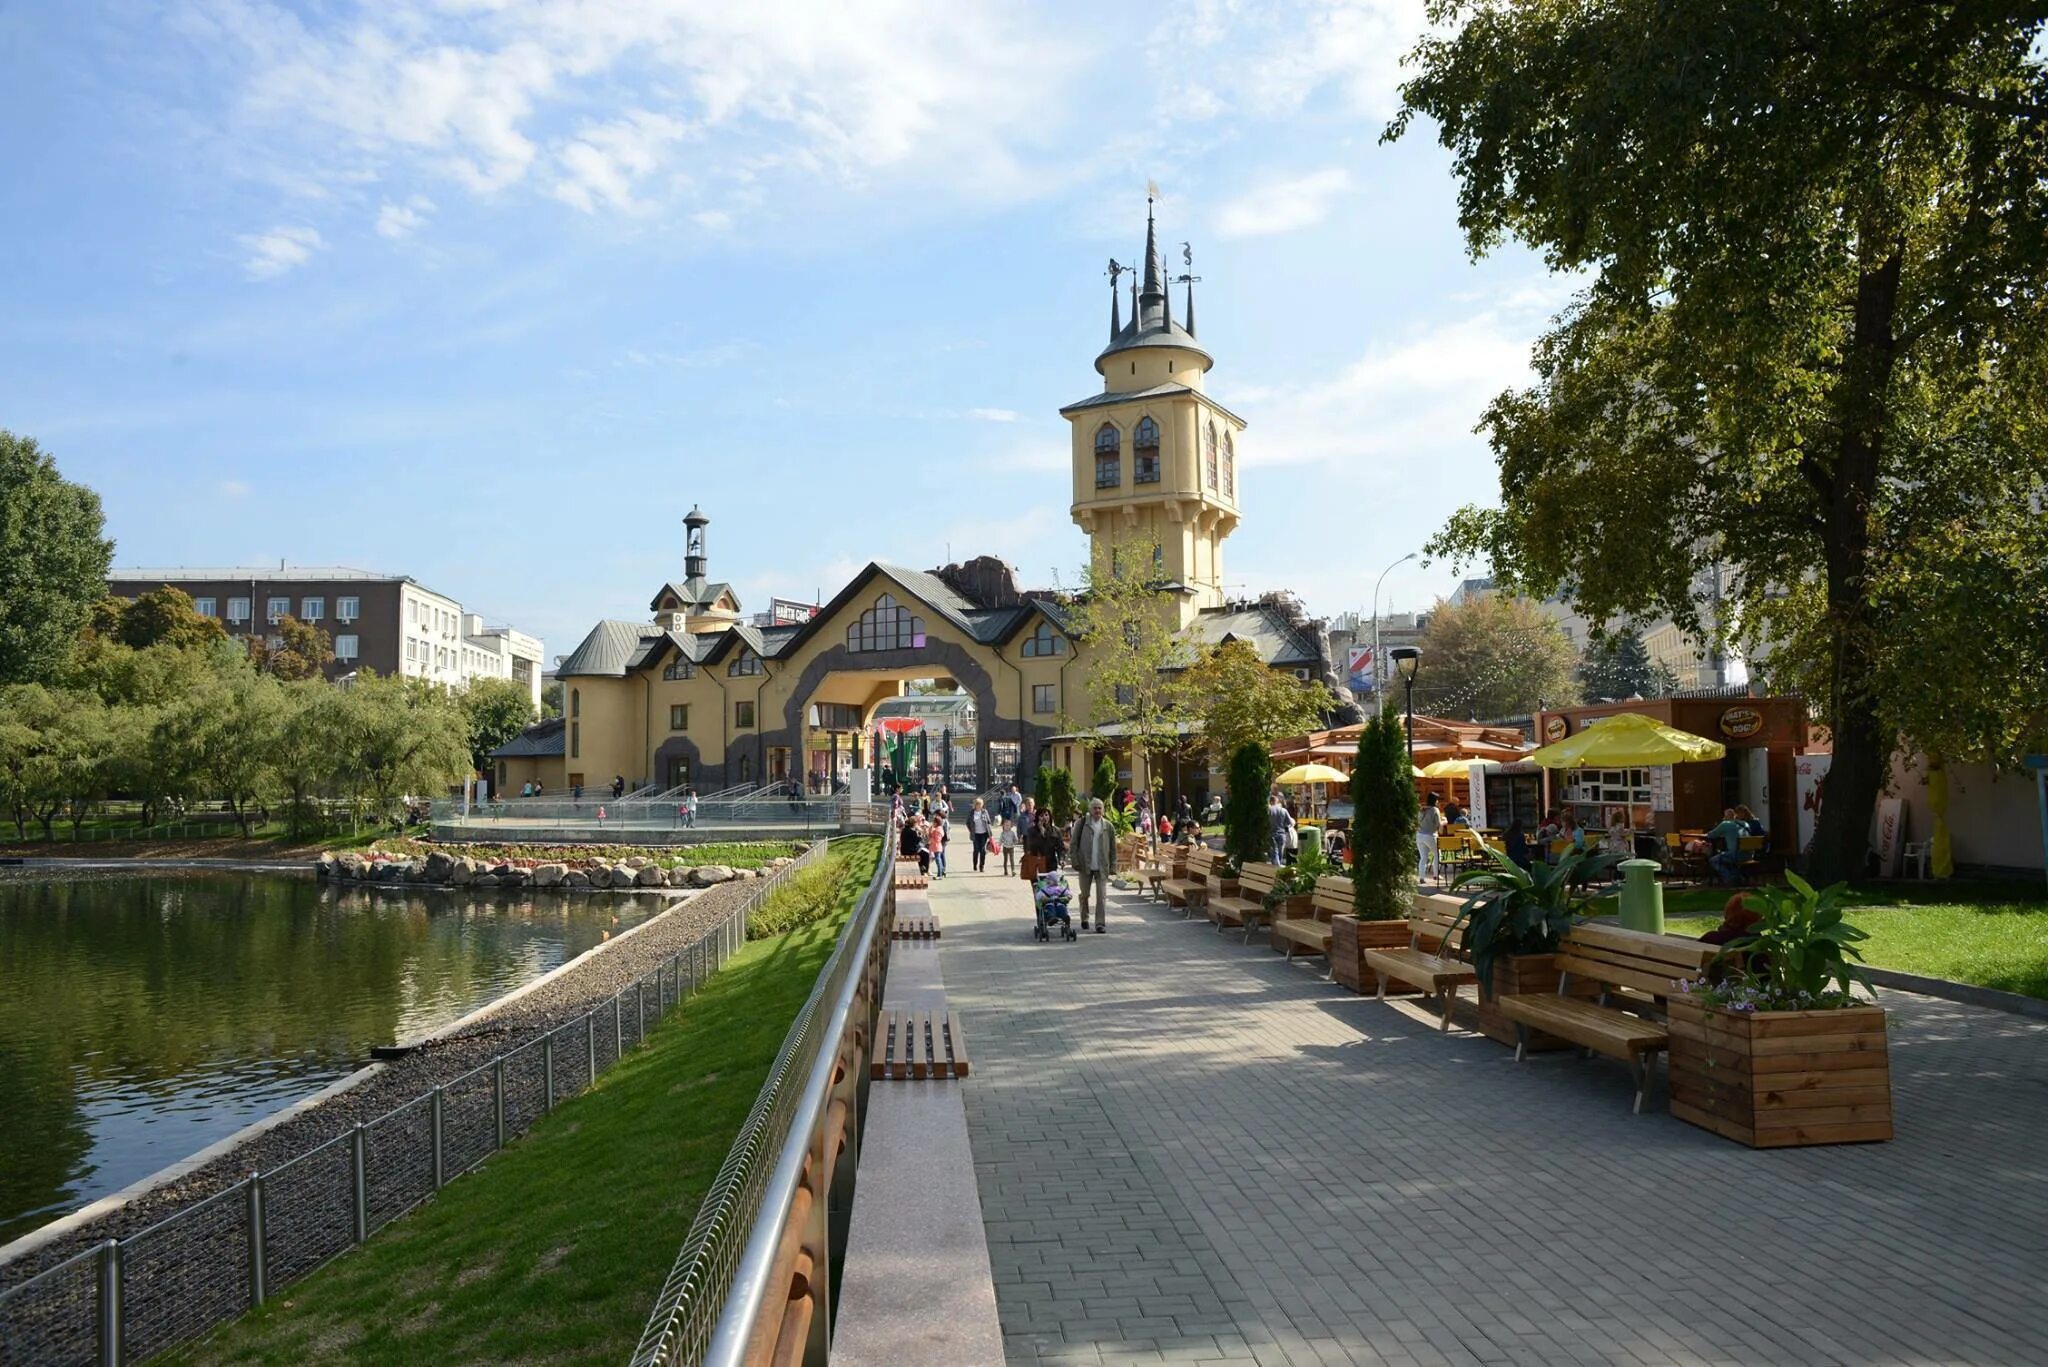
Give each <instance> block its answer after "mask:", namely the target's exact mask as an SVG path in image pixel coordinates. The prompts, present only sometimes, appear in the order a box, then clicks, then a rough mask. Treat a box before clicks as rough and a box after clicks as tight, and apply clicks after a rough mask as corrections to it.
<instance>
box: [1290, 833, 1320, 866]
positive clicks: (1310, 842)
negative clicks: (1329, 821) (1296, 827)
mask: <svg viewBox="0 0 2048 1367" xmlns="http://www.w3.org/2000/svg"><path fill="white" fill-rule="evenodd" d="M1300 835H1301V852H1300V853H1299V854H1297V855H1296V856H1295V858H1297V859H1306V858H1308V856H1309V851H1311V850H1313V851H1315V852H1316V853H1317V854H1321V853H1322V852H1323V828H1322V827H1321V826H1303V827H1302V828H1301V831H1300Z"/></svg>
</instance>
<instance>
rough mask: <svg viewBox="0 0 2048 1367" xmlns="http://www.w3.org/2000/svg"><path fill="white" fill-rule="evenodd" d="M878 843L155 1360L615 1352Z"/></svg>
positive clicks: (566, 1356)
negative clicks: (330, 1244) (779, 921)
mask: <svg viewBox="0 0 2048 1367" xmlns="http://www.w3.org/2000/svg"><path fill="white" fill-rule="evenodd" d="M879 852H880V843H879V842H878V841H876V840H873V839H867V840H858V841H847V842H843V843H842V844H841V845H838V846H835V847H834V851H833V854H832V856H831V858H832V859H833V861H834V862H835V863H836V864H838V865H839V867H840V869H841V874H842V877H841V880H840V890H839V898H838V903H837V907H836V909H835V911H834V912H833V914H832V915H831V916H830V917H829V918H828V919H826V920H824V921H820V922H818V923H817V924H814V925H811V926H808V927H804V928H802V929H798V930H794V931H792V932H790V933H789V934H787V935H783V936H780V937H778V938H775V939H768V940H756V941H752V942H750V943H749V944H748V945H746V947H745V948H744V949H742V950H741V951H740V953H739V954H737V955H736V956H735V957H734V958H733V959H732V961H731V962H730V963H729V964H728V965H727V966H726V967H725V969H724V970H723V971H722V972H720V973H719V974H717V975H716V976H715V977H713V978H712V979H711V981H710V982H709V983H708V984H707V985H706V986H705V988H704V990H703V991H702V992H700V993H698V994H697V996H695V997H694V998H692V999H691V1000H690V1001H689V1002H687V1003H685V1004H684V1005H683V1006H682V1007H681V1008H679V1009H678V1010H677V1011H676V1012H675V1013H674V1014H673V1015H671V1016H670V1017H669V1019H668V1020H667V1021H665V1022H663V1023H662V1024H661V1025H660V1026H659V1027H657V1028H656V1029H655V1030H654V1032H653V1033H652V1034H651V1035H650V1036H649V1038H648V1043H647V1044H646V1045H645V1046H644V1047H642V1048H640V1049H637V1050H635V1051H633V1052H632V1053H631V1054H629V1055H628V1056H627V1057H626V1058H625V1060H624V1061H622V1062H621V1063H620V1064H619V1065H618V1066H616V1067H615V1068H613V1069H612V1070H611V1071H610V1072H609V1073H606V1074H605V1075H604V1076H603V1077H602V1078H601V1079H599V1081H598V1084H597V1086H596V1087H595V1088H594V1089H593V1090H591V1091H589V1092H586V1093H585V1094H584V1095H582V1096H580V1097H578V1098H577V1099H576V1100H574V1101H572V1102H570V1103H568V1104H567V1105H565V1106H563V1107H561V1108H560V1109H558V1110H557V1111H556V1112H555V1113H554V1114H553V1115H552V1116H549V1117H547V1118H545V1119H543V1120H542V1121H541V1122H540V1124H538V1125H536V1126H535V1127H534V1129H533V1130H532V1131H531V1132H530V1133H529V1134H528V1135H527V1137H526V1138H525V1139H522V1140H520V1141H519V1142H518V1143H516V1144H513V1145H512V1146H511V1147H510V1148H508V1149H506V1150H505V1151H504V1152H503V1153H501V1154H498V1155H497V1156H496V1157H494V1158H492V1159H490V1161H489V1162H487V1163H486V1164H485V1165H484V1166H483V1167H481V1168H479V1169H478V1170H476V1171H475V1172H473V1173H471V1174H469V1175H468V1176H466V1177H463V1178H461V1179H459V1180H457V1181H456V1182H454V1183H453V1184H451V1185H450V1186H449V1187H447V1188H446V1189H445V1190H444V1191H442V1192H441V1194H440V1195H439V1196H437V1197H435V1198H434V1199H433V1200H432V1201H430V1202H428V1203H427V1204H426V1205H425V1206H423V1207H421V1208H420V1209H419V1210H417V1211H415V1212H414V1213H413V1214H411V1215H410V1216H407V1217H405V1218H403V1219H401V1220H399V1221H398V1222H396V1223H395V1224H393V1225H391V1226H390V1227H388V1228H387V1229H385V1230H384V1231H383V1232H381V1233H379V1234H378V1235H377V1236H376V1237H375V1238H373V1239H372V1240H371V1241H370V1242H369V1243H368V1244H367V1245H365V1246H364V1247H363V1248H361V1249H358V1250H356V1251H355V1252H353V1253H349V1254H347V1255H345V1256H343V1257H342V1258H340V1259H338V1260H336V1261H335V1262H334V1263H332V1264H330V1265H329V1266H328V1267H326V1268H324V1269H323V1270H321V1271H320V1272H317V1273H315V1274H314V1275H313V1276H311V1277H309V1278H307V1279H306V1280H305V1281H303V1282H300V1283H298V1284H297V1285H295V1286H292V1287H289V1288H287V1289H286V1290H285V1291H283V1292H282V1293H281V1294H280V1296H279V1297H278V1298H277V1299H276V1300H273V1301H271V1302H270V1303H269V1304H267V1305H265V1306H264V1307H263V1308H262V1309H261V1310H258V1311H256V1312H255V1313H254V1314H252V1315H249V1316H247V1317H246V1318H244V1319H242V1320H240V1321H237V1322H236V1323H234V1324H231V1325H227V1326H224V1327H223V1328H222V1329H220V1330H219V1331H217V1332H215V1333H214V1334H213V1335H212V1336H211V1337H209V1338H206V1339H203V1340H201V1341H200V1342H198V1343H195V1344H192V1345H189V1346H188V1347H187V1348H185V1349H184V1350H182V1351H180V1352H178V1353H176V1354H173V1355H172V1356H171V1357H170V1358H169V1359H167V1360H168V1361H173V1362H187V1363H304V1362H337V1361H347V1362H351V1363H366V1364H378V1363H389V1364H395V1365H399V1367H417V1365H418V1364H420V1363H423V1362H492V1363H538V1362H562V1361H600V1362H621V1361H624V1360H625V1358H626V1357H627V1356H628V1355H629V1354H630V1353H631V1351H632V1349H633V1346H634V1344H635V1343H636V1342H637V1341H638V1339H639V1336H640V1329H641V1326H642V1325H643V1324H644V1323H645V1321H646V1318H647V1314H648V1311H649V1310H650V1309H651V1308H652V1305H653V1302H654V1296H655V1293H656V1292H657V1291H659V1290H660V1288H661V1283H662V1280H663V1278H664V1277H665V1276H666V1275H667V1273H668V1269H669V1264H670V1262H671V1261H672V1260H673V1259H674V1258H675V1255H676V1250H677V1249H678V1248H679V1247H680V1246H681V1244H682V1240H683V1235H684V1233H685V1231H686V1230H687V1229H688V1228H689V1224H690V1220H691V1218H692V1217H693V1216H694V1214H695V1213H696V1209H697V1206H698V1204H699V1203H700V1202H701V1201H702V1199H703V1196H704V1192H705V1189H706V1188H707V1187H708V1186H709V1185H710V1182H711V1179H712V1177H713V1176H714V1175H715V1174H716V1173H717V1171H718V1165H719V1163H720V1162H721V1161H722V1160H723V1159H724V1157H725V1153H726V1150H727V1149H728V1148H729V1147H731V1144H732V1140H733V1136H734V1135H735V1134H736V1133H737V1132H738V1130H739V1127H740V1124H741V1122H742V1121H743V1120H744V1119H745V1118H746V1114H747V1111H748V1109H749V1108H750V1107H751V1106H752V1105H753V1101H754V1096H755V1094H756V1093H757V1092H759V1090H760V1088H761V1083H762V1081H763V1080H764V1078H765V1077H766V1075H767V1071H768V1067H769V1065H770V1064H771V1063H772V1062H773V1061H774V1059H775V1053H776V1050H777V1049H779V1048H780V1047H781V1044H782V1037H783V1035H784V1034H786V1033H787V1032H788V1029H789V1024H790V1021H791V1020H793V1019H794V1018H795V1015H796V1011H797V1009H798V1007H800V1006H801V1005H802V1004H803V1001H804V999H805V997H806V996H808V995H809V993H810V990H811V986H812V984H813V982H814V981H815V980H816V978H817V975H818V970H819V969H820V968H822V967H823V966H824V963H825V960H826V958H827V957H828V956H829V955H830V953H831V950H832V945H833V942H834V939H835V938H836V936H837V935H838V932H839V929H840V927H841V926H842V925H843V924H844V923H845V920H846V916H847V914H848V912H849V911H851V909H852V908H853V906H854V905H855V903H856V902H857V901H858V900H859V897H860V893H861V891H862V890H863V889H864V888H865V887H866V885H867V881H868V877H869V875H870V874H871V873H872V872H873V869H874V861H875V859H876V857H877V856H878V854H879Z"/></svg>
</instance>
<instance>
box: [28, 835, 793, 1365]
mask: <svg viewBox="0 0 2048 1367" xmlns="http://www.w3.org/2000/svg"><path fill="white" fill-rule="evenodd" d="M825 849H826V843H825V842H824V841H818V842H816V843H814V844H813V845H812V846H811V847H810V849H809V850H807V851H805V853H804V854H803V855H802V856H801V857H800V858H798V859H797V860H796V862H795V863H793V864H789V865H787V866H785V867H784V868H783V869H781V870H780V871H779V872H778V873H777V874H775V876H773V877H771V878H768V879H764V880H762V881H761V882H759V883H758V884H756V885H755V886H754V887H753V888H752V889H750V891H749V893H748V895H747V896H746V897H745V898H744V899H742V900H741V902H740V904H739V905H738V906H736V907H734V908H733V910H732V911H730V912H728V913H727V914H726V915H725V916H724V917H723V918H722V919H721V920H720V921H719V922H718V923H717V924H716V925H714V926H713V927H712V928H711V929H710V930H709V931H708V932H707V933H706V934H705V935H704V936H703V937H701V938H700V939H699V940H698V941H697V942H696V943H694V944H693V945H691V946H690V947H689V948H686V949H683V950H679V951H677V952H676V953H675V954H673V955H670V956H669V957H668V958H667V959H664V960H663V961H661V962H660V963H658V964H657V965H656V966H655V967H654V968H653V969H651V970H649V971H648V972H647V973H646V974H644V975H642V976H641V977H640V978H639V979H637V980H636V981H634V982H632V983H628V984H627V985H626V986H625V987H623V988H621V989H620V990H619V991H618V992H617V993H616V994H614V995H613V996H611V997H608V998H606V999H604V1000H603V1001H600V1002H598V1003H597V1004H596V1005H595V1006H593V1007H591V1008H590V1009H589V1010H587V1011H586V1012H584V1013H583V1014H582V1015H580V1016H577V1017H575V1018H573V1019H571V1020H569V1021H567V1022H564V1023H563V1024H560V1025H558V1026H556V1027H555V1028H554V1029H552V1030H550V1031H549V1032H547V1033H546V1034H545V1035H542V1036H541V1037H539V1038H538V1039H534V1040H531V1041H528V1042H527V1043H525V1044H523V1045H521V1046H520V1047H519V1048H517V1049H513V1050H510V1051H508V1052H507V1053H504V1054H501V1055H499V1056H498V1057H497V1058H495V1059H493V1060H492V1061H491V1062H489V1063H486V1064H484V1065H483V1066H481V1067H479V1068H476V1069H474V1070H472V1071H470V1072H468V1073H465V1074H463V1075H462V1076H460V1077H458V1078H455V1079H454V1080H453V1081H450V1082H447V1083H444V1084H442V1085H441V1086H439V1087H436V1088H435V1089H434V1090H433V1091H431V1092H429V1093H428V1094H426V1095H424V1096H421V1097H417V1098H415V1099H414V1100H412V1101H409V1102H406V1103H405V1104H404V1105H402V1106H399V1107H397V1108H396V1109H395V1110H392V1111H388V1112H386V1113H385V1114H384V1115H382V1116H379V1117H378V1118H377V1119H375V1120H373V1121H370V1122H368V1123H366V1124H363V1125H358V1126H356V1127H355V1128H354V1129H353V1130H351V1131H349V1132H347V1133H344V1134H341V1135H338V1136H336V1137H335V1138H333V1139H330V1140H328V1141H327V1142H326V1143H323V1144H321V1145H319V1146H318V1147H316V1148H313V1149H310V1150H308V1151H307V1152H305V1153H303V1154H300V1155H298V1156H297V1157H295V1158H293V1159H291V1160H290V1161H288V1162H286V1163H282V1164H280V1165H279V1166H277V1167H275V1168H273V1169H271V1170H270V1171H268V1172H264V1173H252V1174H251V1175H250V1176H248V1177H247V1178H244V1179H243V1180H242V1181H240V1182H237V1183H235V1184H234V1185H233V1186H231V1187H228V1188H227V1189H225V1190H223V1191H219V1192H216V1193H214V1194H213V1195H212V1196H209V1197H207V1198H206V1199H205V1200H203V1201H200V1202H198V1203H196V1204H194V1205H190V1206H187V1207H185V1208H184V1209H182V1210H180V1211H178V1212H177V1213H176V1214H174V1215H171V1216H169V1217H167V1218H166V1219H164V1220H161V1221H158V1222H157V1223H156V1224H154V1225H151V1226H149V1227H148V1228H147V1229H144V1230H142V1231H141V1232H140V1233H138V1234H134V1235H131V1236H130V1237H128V1238H127V1239H122V1240H111V1239H110V1240H108V1241H107V1242H105V1243H104V1244H100V1245H97V1246H95V1247H93V1248H89V1249H87V1250H85V1251H84V1252H82V1253H79V1254H76V1255H74V1256H73V1257H71V1258H68V1259H66V1260H65V1261H63V1262H60V1263H57V1264H55V1265H53V1266H51V1267H48V1268H46V1269H44V1270H43V1271H41V1272H39V1273H37V1274H36V1275H35V1276H33V1277H29V1278H27V1279H25V1280H23V1281H20V1282H17V1283H15V1284H14V1285H12V1286H9V1287H7V1288H6V1289H4V1290H0V1363H7V1364H13V1363H24V1364H36V1367H41V1365H42V1364H50V1365H51V1367H68V1365H69V1364H73V1363H78V1364H94V1363H97V1364H120V1363H124V1362H135V1361H140V1360H141V1359H143V1358H145V1357H149V1356H151V1355H152V1354H156V1353H160V1352H163V1351H164V1350H166V1349H168V1348H172V1347H175V1346H176V1345H178V1344H180V1343H184V1342H186V1341H187V1340H190V1339H193V1338H196V1337H198V1336H199V1335H200V1334H203V1333H205V1332H206V1331H207V1330H208V1329H211V1328H213V1327H214V1326H215V1325H217V1324H221V1323H223V1322H225V1321H227V1320H231V1319H234V1318H235V1317H236V1316H238V1315H241V1314H243V1313H245V1312H247V1311H248V1310H249V1309H250V1308H251V1307H252V1306H255V1305H260V1304H261V1303H262V1302H263V1301H264V1300H265V1299H267V1298H268V1297H269V1296H272V1295H275V1294H276V1293H277V1292H278V1291H279V1290H281V1289H282V1288H284V1287H286V1286H289V1285H290V1284H292V1283H293V1282H295V1281H297V1280H299V1279H300V1278H302V1277H304V1276H306V1275H307V1274H308V1273H310V1272H312V1271H313V1270H314V1269H316V1268H318V1267H319V1266H320V1265H321V1264H323V1263H325V1262H327V1261H328V1260H329V1259H330V1258H333V1257H335V1256H336V1255H337V1254H340V1253H344V1252H346V1251H347V1250H348V1249H350V1248H353V1247H354V1246H355V1245H357V1244H359V1243H361V1242H362V1241H363V1240H364V1239H366V1238H368V1237H369V1236H370V1235H371V1234H372V1233H374V1232H376V1231H377V1230H378V1229H379V1228H381V1227H383V1226H384V1225H386V1224H389V1223H390V1222H391V1221H393V1220H395V1219H397V1218H399V1217H400V1216H402V1215H403V1214H404V1213H405V1212H406V1211H408V1210H411V1209H412V1208H413V1207H414V1206H416V1205H418V1204H420V1203H421V1202H422V1201H425V1200H427V1199H428V1198H430V1197H431V1196H432V1195H433V1194H434V1192H435V1191H436V1190H438V1189H439V1188H440V1187H441V1186H442V1185H444V1184H445V1183H447V1182H448V1181H451V1180H453V1179H454V1178H455V1177H456V1176H458V1175H459V1174H461V1173H463V1172H466V1171H468V1170H469V1169H471V1168H473V1167H475V1166H476V1165H477V1164H478V1163H481V1162H482V1161H483V1160H484V1159H486V1158H488V1157H489V1156H490V1155H491V1154H493V1153H495V1152H497V1150H498V1149H500V1148H502V1147H503V1146H504V1145H506V1144H507V1143H509V1142H511V1141H512V1140H513V1139H516V1138H518V1137H519V1136H520V1135H522V1134H524V1133H525V1132H526V1131H527V1130H528V1129H530V1128H532V1126H533V1124H534V1123H535V1122H536V1121H538V1120H539V1119H540V1118H541V1117H542V1116H543V1115H545V1114H547V1113H548V1112H549V1111H550V1110H552V1109H553V1108H554V1107H555V1106H556V1105H558V1104H560V1103H561V1102H563V1101H566V1100H568V1099H569V1098H571V1097H573V1096H575V1095H577V1094H578V1093H579V1092H582V1091H584V1090H586V1089H588V1088H589V1087H590V1085H591V1084H592V1083H594V1082H595V1081H596V1080H597V1078H598V1077H599V1076H601V1075H602V1074H603V1073H604V1071H605V1069H607V1068H609V1067H611V1066H612V1065H613V1064H615V1063H617V1062H618V1061H619V1059H620V1058H621V1057H622V1056H623V1055H624V1054H625V1052H626V1051H627V1050H630V1049H632V1048H634V1047H635V1046H637V1045H639V1044H640V1043H642V1042H643V1041H645V1040H646V1038H647V1035H648V1032H649V1031H650V1030H652V1028H653V1027H654V1026H655V1025H656V1024H658V1023H659V1022H660V1020H661V1018H662V1017H663V1016H665V1015H666V1014H667V1013H668V1012H669V1011H671V1010H673V1009H674V1008H675V1007H676V1006H678V1005H680V1004H681V1003H682V1002H683V1001H685V1000H687V999H688V998H689V997H690V996H691V995H693V994H694V992H695V991H696V989H697V987H698V985H700V984H701V983H703V982H704V981H705V980H706V979H708V978H709V977H710V975H711V974H713V973H715V972H716V971H717V970H718V969H719V968H720V967H721V966H722V965H723V964H724V963H725V961H726V960H727V959H729V958H731V957H732V955H733V954H734V953H735V952H736V951H737V950H738V949H739V948H740V947H741V946H742V945H743V944H745V943H746V927H747V917H748V915H749V914H750V913H751V912H752V911H753V910H754V909H755V908H756V907H758V906H759V905H760V904H761V902H762V901H763V900H764V899H766V898H767V897H768V896H769V895H771V894H772V893H773V892H774V891H775V890H776V889H777V888H778V887H780V886H781V885H782V884H783V883H784V882H785V881H786V880H787V879H788V878H790V877H791V876H793V875H794V874H796V873H797V872H798V871H800V870H802V869H804V868H805V867H807V866H809V865H810V864H811V863H813V862H814V861H815V860H817V859H818V858H819V857H820V856H821V855H822V854H823V853H824V851H825ZM5 1274H6V1269H5V1268H0V1276H4V1275H5Z"/></svg>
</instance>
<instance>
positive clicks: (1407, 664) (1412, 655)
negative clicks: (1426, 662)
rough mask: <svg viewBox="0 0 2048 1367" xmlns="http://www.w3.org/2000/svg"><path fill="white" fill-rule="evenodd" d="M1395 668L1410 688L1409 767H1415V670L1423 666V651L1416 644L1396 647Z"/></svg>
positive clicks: (1411, 768)
mask: <svg viewBox="0 0 2048 1367" xmlns="http://www.w3.org/2000/svg"><path fill="white" fill-rule="evenodd" d="M1394 668H1396V669H1398V670H1400V671H1401V682H1402V683H1403V684H1406V685H1407V688H1408V767H1409V769H1410V770H1413V769H1414V768H1415V671H1416V670H1418V669H1420V668H1422V652H1421V651H1420V650H1418V649H1416V648H1415V647H1414V646H1395V647H1394Z"/></svg>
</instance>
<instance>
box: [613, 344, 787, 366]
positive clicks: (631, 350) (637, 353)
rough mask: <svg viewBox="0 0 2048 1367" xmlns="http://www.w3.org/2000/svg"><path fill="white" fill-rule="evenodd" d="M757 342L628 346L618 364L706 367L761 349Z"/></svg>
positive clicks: (728, 362) (742, 357)
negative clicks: (659, 348)
mask: <svg viewBox="0 0 2048 1367" xmlns="http://www.w3.org/2000/svg"><path fill="white" fill-rule="evenodd" d="M759 349H760V348H759V345H758V344H757V343H754V342H747V341H735V342H715V343H713V344H712V345H710V346H703V347H698V348H697V349H695V350H694V351H650V350H647V349H645V348H642V347H627V348H626V349H625V350H624V351H622V352H620V353H619V359H618V360H617V361H615V362H614V363H613V364H615V365H622V366H626V365H633V366H665V367H668V368H671V369H675V370H704V369H708V368H710V367H712V366H721V365H730V364H732V363H733V362H734V361H738V360H743V359H745V358H746V357H748V356H751V355H752V354H753V353H754V352H755V351H757V350H759Z"/></svg>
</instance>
